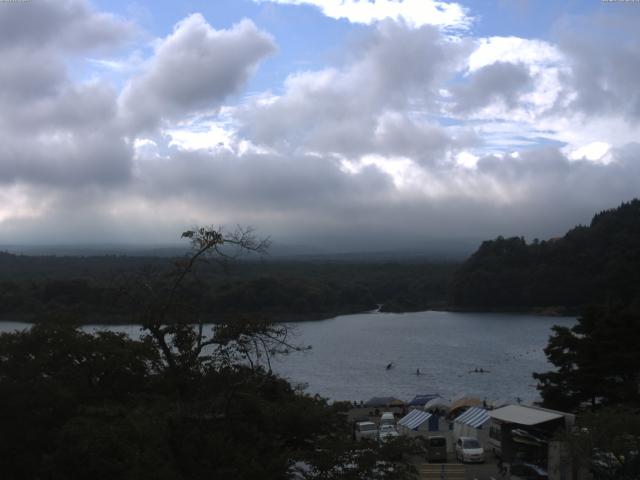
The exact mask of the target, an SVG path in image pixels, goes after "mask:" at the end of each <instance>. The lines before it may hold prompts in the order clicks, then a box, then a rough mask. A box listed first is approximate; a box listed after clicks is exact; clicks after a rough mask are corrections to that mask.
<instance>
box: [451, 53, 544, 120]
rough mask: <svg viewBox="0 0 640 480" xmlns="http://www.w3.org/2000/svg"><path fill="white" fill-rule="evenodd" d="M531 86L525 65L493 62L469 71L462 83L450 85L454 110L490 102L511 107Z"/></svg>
mask: <svg viewBox="0 0 640 480" xmlns="http://www.w3.org/2000/svg"><path fill="white" fill-rule="evenodd" d="M532 86H533V78H532V77H531V75H530V73H529V68H528V67H527V66H526V65H524V64H515V63H510V62H495V63H492V64H491V65H487V66H485V67H482V68H480V69H478V70H477V71H475V72H473V74H471V75H470V78H469V79H468V80H467V81H466V82H465V83H464V84H462V85H456V86H455V87H453V88H452V89H451V93H452V94H453V98H454V102H455V106H454V111H456V112H457V113H464V112H473V111H476V110H479V109H482V108H484V107H486V106H488V105H491V104H494V103H502V105H504V106H505V107H507V108H509V109H512V108H515V107H516V106H517V105H518V103H519V102H520V96H521V95H522V94H523V93H525V92H527V91H528V90H530V89H531V88H532Z"/></svg>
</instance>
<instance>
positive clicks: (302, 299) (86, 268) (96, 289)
mask: <svg viewBox="0 0 640 480" xmlns="http://www.w3.org/2000/svg"><path fill="white" fill-rule="evenodd" d="M179 261H180V259H179V258H173V259H171V258H158V257H130V256H114V255H107V256H93V257H68V256H65V257H56V256H38V257H34V256H26V255H12V254H9V253H0V318H2V319H14V320H21V319H22V320H31V319H32V318H36V317H37V318H39V319H42V318H46V316H45V317H43V315H45V314H47V313H48V312H60V311H61V310H63V311H65V312H67V313H72V314H74V316H75V317H76V318H78V320H79V321H81V322H95V321H98V322H106V323H118V322H129V321H131V316H130V313H131V311H132V310H133V309H134V307H135V300H133V298H134V297H133V296H132V295H131V294H132V293H133V292H134V290H135V289H138V288H140V285H141V284H159V283H163V282H166V281H167V275H168V273H169V272H170V270H171V268H172V266H173V265H174V263H175V262H179ZM226 267H227V268H221V266H220V265H219V264H218V263H216V262H213V263H211V264H209V265H208V266H207V265H203V266H202V267H201V268H200V270H199V274H198V277H197V278H194V279H192V280H191V281H190V282H189V284H188V285H186V287H187V288H185V291H184V295H187V296H188V301H189V302H190V304H191V305H194V306H197V308H198V309H199V310H200V311H201V312H202V313H203V314H204V315H205V316H207V317H210V318H211V319H212V320H214V319H215V317H220V316H227V315H238V314H247V315H261V316H263V317H268V318H270V319H273V320H301V319H315V318H327V317H331V316H333V315H338V314H345V313H353V312H358V311H364V310H369V309H374V308H376V305H377V304H383V309H384V310H386V311H411V310H423V309H426V308H429V307H433V306H442V305H444V304H445V302H446V298H447V285H448V283H449V281H450V279H451V275H452V273H453V272H454V270H455V268H456V267H457V265H456V264H453V263H434V262H428V261H422V260H411V261H346V260H345V261H322V260H316V261H313V260H305V261H285V260H269V259H268V257H267V259H266V260H264V261H260V260H250V261H246V260H245V261H237V262H233V263H231V264H229V265H227V266H226Z"/></svg>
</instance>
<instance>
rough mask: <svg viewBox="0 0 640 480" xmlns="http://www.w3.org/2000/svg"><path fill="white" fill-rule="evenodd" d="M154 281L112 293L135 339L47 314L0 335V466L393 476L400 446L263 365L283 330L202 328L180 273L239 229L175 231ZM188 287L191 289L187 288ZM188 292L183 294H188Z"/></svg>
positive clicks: (112, 475) (28, 470) (38, 471)
mask: <svg viewBox="0 0 640 480" xmlns="http://www.w3.org/2000/svg"><path fill="white" fill-rule="evenodd" d="M184 236H185V237H187V238H188V239H189V240H190V241H191V242H192V244H193V247H194V250H193V253H192V254H191V255H190V256H188V257H186V258H185V259H183V260H182V261H180V262H178V263H177V264H176V265H175V268H174V270H173V271H171V272H169V273H168V274H165V275H164V277H163V280H164V281H155V280H153V279H150V278H146V280H148V281H144V280H145V278H144V276H143V278H142V279H141V280H142V282H141V283H140V284H139V285H137V286H136V287H133V286H132V287H131V289H130V290H128V291H126V292H123V294H127V296H128V297H131V298H130V300H131V305H135V306H136V318H135V320H137V321H138V322H139V323H141V324H142V325H143V329H144V334H143V336H142V338H141V340H132V339H130V338H128V337H127V336H125V335H122V334H116V333H109V332H98V333H95V334H92V333H88V332H86V331H82V330H80V329H78V328H77V327H76V326H75V325H74V324H72V323H70V322H66V323H65V322H60V318H64V317H65V316H66V315H65V314H64V313H63V314H61V315H59V316H58V317H57V321H53V320H51V319H50V320H49V321H46V322H42V323H38V324H36V325H34V326H33V327H32V328H31V329H29V330H25V331H22V332H16V333H11V334H7V333H5V334H2V335H0V449H1V450H0V451H2V452H3V454H2V455H0V470H1V471H2V472H3V478H6V479H8V480H13V479H15V480H18V479H20V480H21V479H37V478H51V479H68V478H91V479H110V480H117V479H167V480H173V479H190V480H192V479H194V480H197V479H210V478H233V479H240V480H241V479H256V478H260V479H284V478H300V479H304V478H313V479H327V480H331V479H338V478H354V479H355V478H381V479H387V478H389V479H391V478H407V477H408V476H410V475H411V474H412V472H413V471H412V469H411V468H409V467H407V466H406V465H404V464H403V463H402V462H400V461H398V460H399V459H401V456H402V454H401V453H399V451H398V449H399V448H400V445H399V444H398V445H395V446H394V445H385V446H383V447H379V446H378V445H376V444H366V445H364V444H355V443H353V442H352V441H351V440H350V429H349V428H348V425H347V424H346V421H345V416H344V415H343V412H342V409H343V408H344V405H342V404H334V405H329V404H328V403H327V401H326V400H324V399H322V398H320V397H317V396H315V397H312V396H309V395H306V394H304V393H302V392H300V391H298V390H296V389H294V388H293V387H292V386H291V385H290V384H289V383H288V382H287V381H285V380H283V379H281V378H278V377H277V376H275V375H274V374H273V373H272V372H271V370H270V368H269V366H270V363H269V362H270V358H271V357H272V356H273V355H278V354H286V353H289V352H291V351H295V350H298V349H300V348H304V347H300V346H297V345H294V344H292V343H290V342H289V339H288V329H287V328H286V327H283V326H278V325H274V324H272V323H270V322H269V321H268V320H264V319H253V318H242V317H237V318H236V319H235V320H234V319H228V320H225V321H224V322H222V323H220V324H218V325H216V326H215V328H213V329H212V330H211V331H206V329H205V327H204V324H203V319H202V315H201V310H200V308H199V304H198V302H199V301H201V298H200V297H199V292H200V291H202V288H201V287H203V286H204V285H200V282H198V281H195V282H194V281H193V278H194V277H196V278H197V276H198V275H197V267H198V266H200V264H201V263H203V262H204V261H205V259H206V257H207V255H208V254H209V253H212V252H213V253H214V254H215V256H214V258H215V259H216V260H219V259H220V256H221V255H222V257H224V259H225V260H229V258H227V257H228V256H229V255H231V254H230V253H229V252H230V250H229V249H228V247H229V246H231V247H238V248H239V249H240V250H254V251H255V250H259V249H261V248H263V247H264V246H265V244H264V243H263V242H261V241H259V240H256V239H255V238H254V237H253V235H252V233H251V231H249V230H238V231H235V232H233V233H232V234H230V235H225V234H224V233H223V232H221V231H220V230H212V229H196V230H193V231H190V232H186V234H185V235H184ZM194 286H195V287H197V288H195V287H194ZM191 302H196V303H195V305H193V304H192V303H191Z"/></svg>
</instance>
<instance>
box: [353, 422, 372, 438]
mask: <svg viewBox="0 0 640 480" xmlns="http://www.w3.org/2000/svg"><path fill="white" fill-rule="evenodd" d="M353 436H354V438H355V439H356V440H357V441H360V440H364V439H368V440H377V439H378V427H376V424H375V423H373V422H357V423H356V424H355V425H354V426H353Z"/></svg>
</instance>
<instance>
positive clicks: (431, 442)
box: [429, 438, 446, 447]
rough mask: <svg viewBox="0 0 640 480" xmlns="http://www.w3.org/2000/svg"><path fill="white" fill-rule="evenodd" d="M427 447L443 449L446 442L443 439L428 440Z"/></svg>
mask: <svg viewBox="0 0 640 480" xmlns="http://www.w3.org/2000/svg"><path fill="white" fill-rule="evenodd" d="M429 445H430V446H432V447H444V446H445V445H446V441H445V439H444V438H430V439H429Z"/></svg>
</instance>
